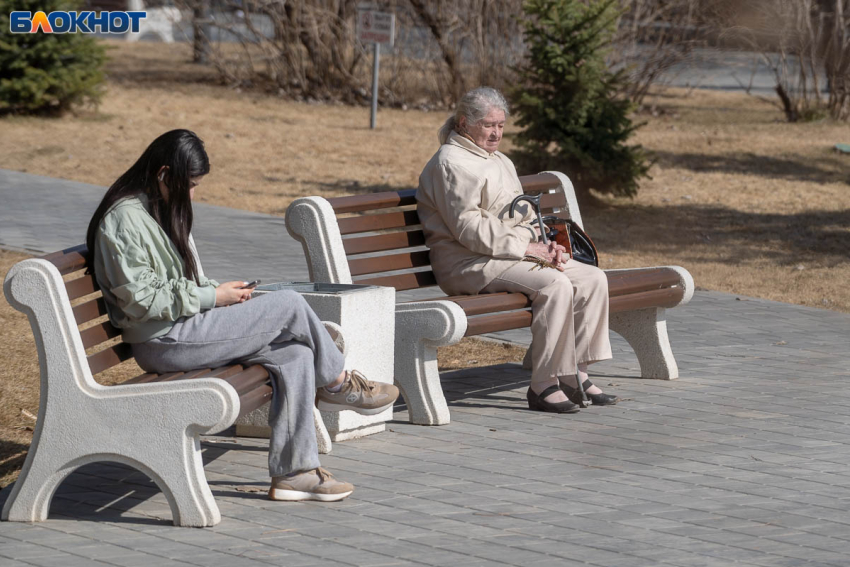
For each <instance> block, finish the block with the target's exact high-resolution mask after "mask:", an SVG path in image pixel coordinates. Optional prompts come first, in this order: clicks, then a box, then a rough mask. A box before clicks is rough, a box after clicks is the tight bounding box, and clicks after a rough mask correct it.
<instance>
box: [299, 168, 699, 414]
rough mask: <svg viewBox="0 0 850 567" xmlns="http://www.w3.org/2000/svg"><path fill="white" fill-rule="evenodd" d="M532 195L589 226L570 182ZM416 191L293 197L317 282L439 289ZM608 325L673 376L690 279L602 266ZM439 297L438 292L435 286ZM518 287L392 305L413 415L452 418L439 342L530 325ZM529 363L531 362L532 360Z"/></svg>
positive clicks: (556, 180)
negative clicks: (672, 337) (674, 338)
mask: <svg viewBox="0 0 850 567" xmlns="http://www.w3.org/2000/svg"><path fill="white" fill-rule="evenodd" d="M520 181H521V182H522V186H523V190H524V191H525V192H526V193H528V194H540V193H545V194H544V195H542V197H541V205H542V207H541V208H542V210H543V212H544V213H545V214H549V215H556V216H559V217H561V218H569V219H571V220H572V222H575V223H577V224H578V225H579V226H581V227H582V228H583V224H582V220H581V214H580V212H579V209H578V204H577V201H576V198H575V193H574V190H573V186H572V183H571V182H570V180H569V179H568V178H567V177H566V176H565V175H563V174H561V173H557V172H547V173H541V174H538V175H531V176H526V177H521V178H520ZM415 194H416V191H415V190H407V191H398V192H396V191H392V192H384V193H372V194H366V195H356V196H351V197H339V198H334V199H324V198H321V197H304V198H300V199H297V200H295V201H294V202H293V203H292V204H291V205H290V207H289V209H288V210H287V213H286V226H287V230H288V231H289V233H290V234H291V235H292V237H293V238H295V239H296V240H299V241H300V242H301V243H302V246H303V248H304V254H305V256H306V259H307V265H308V268H309V271H310V277H311V279H312V280H313V281H317V282H330V283H358V284H374V285H383V286H391V287H394V288H395V289H396V290H397V291H404V290H414V289H419V288H430V287H435V286H436V285H437V282H436V279H435V278H434V273H433V272H432V271H431V269H430V260H429V252H428V249H427V248H426V247H425V235H424V233H423V232H422V226H421V224H420V223H419V218H418V215H417V213H416V198H415ZM606 274H607V275H608V288H609V296H610V312H611V315H610V328H611V330H613V331H615V332H617V333H619V334H620V335H622V336H623V337H624V338H625V339H626V341H628V343H629V345H630V346H631V347H632V348H633V349H634V351H635V354H636V355H637V358H638V361H639V363H640V368H641V376H642V377H644V378H658V379H667V380H671V379H674V378H677V377H678V375H679V370H678V367H677V365H676V360H675V358H674V357H673V353H672V350H671V349H670V342H669V340H668V337H667V322H666V318H665V311H666V309H669V308H671V307H675V306H677V305H682V304H685V303H687V302H688V301H690V299H691V297H692V295H693V291H694V283H693V278H692V277H691V275H690V274H689V273H688V271H687V270H685V269H684V268H681V267H678V266H662V267H654V268H641V269H628V270H606ZM434 291H435V293H437V292H438V290H434ZM530 304H531V302H530V301H529V299H528V297H527V296H525V295H524V294H522V293H492V294H480V295H469V296H455V297H445V296H443V297H430V298H427V299H424V300H414V301H407V302H402V303H398V304H397V306H396V348H395V371H396V374H395V379H396V384H397V385H398V386H399V387H400V389H401V390H402V394H403V395H404V398H405V401H406V402H407V405H408V410H409V415H410V421H411V422H412V423H418V424H423V425H438V424H445V423H448V422H449V411H448V406H447V405H446V400H445V396H444V395H443V391H442V388H441V386H440V376H439V372H438V369H437V350H436V349H437V347H440V346H446V345H451V344H454V343H456V342H458V341H459V340H460V339H461V338H463V337H464V336H467V337H468V336H475V335H483V334H486V333H493V332H496V331H504V330H508V329H516V328H522V327H528V326H530V325H531V310H530ZM524 367H526V368H530V356H526V361H525V363H524Z"/></svg>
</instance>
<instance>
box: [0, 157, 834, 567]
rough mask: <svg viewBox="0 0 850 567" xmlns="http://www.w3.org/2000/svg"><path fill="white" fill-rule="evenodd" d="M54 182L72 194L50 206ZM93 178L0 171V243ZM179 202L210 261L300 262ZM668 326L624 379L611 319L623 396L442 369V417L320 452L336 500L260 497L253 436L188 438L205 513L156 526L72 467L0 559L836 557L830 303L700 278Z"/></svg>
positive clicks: (100, 480) (278, 273)
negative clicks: (584, 395)
mask: <svg viewBox="0 0 850 567" xmlns="http://www.w3.org/2000/svg"><path fill="white" fill-rule="evenodd" d="M57 192H61V193H62V195H63V197H67V196H68V195H74V196H75V197H76V198H78V199H79V203H78V206H77V207H75V208H63V210H62V214H61V218H59V217H60V215H59V214H56V213H57V211H55V209H51V202H52V200H53V198H54V195H55V194H56V193H57ZM101 192H102V189H98V188H93V187H91V186H86V185H83V184H79V183H70V182H65V181H57V180H48V179H45V178H38V177H34V176H29V175H24V174H17V173H11V172H5V171H0V203H2V206H0V246H5V247H12V248H19V249H20V248H28V249H31V250H38V251H47V250H55V249H59V248H62V247H64V246H67V245H68V244H70V243H77V242H79V241H81V239H82V237H81V235H82V233H83V231H84V228H85V223H86V221H87V219H88V216H89V214H90V213H91V210H93V206H94V204H95V202H96V201H97V198H98V196H99V194H100V193H101ZM198 209H199V210H198V214H197V217H198V227H197V234H196V237H197V239H198V245H199V248H201V254H202V257H203V258H204V259H205V262H204V264H205V267H206V269H207V271H209V272H210V273H211V275H213V276H214V277H225V276H236V275H237V274H242V273H244V274H245V276H244V277H257V276H259V277H263V278H269V279H268V281H273V280H274V279H284V280H297V279H303V278H304V277H305V276H306V270H305V268H304V262H303V260H301V257H300V249H299V247H298V246H297V245H295V243H293V242H292V241H291V240H289V239H288V237H287V235H286V233H285V229H284V227H283V225H282V221H281V219H279V218H276V217H267V216H264V215H256V214H250V213H243V212H240V211H231V210H227V209H221V208H217V207H207V206H203V205H199V206H198ZM247 228H250V231H248V230H246V229H247ZM245 234H251V235H253V238H250V239H249V238H246V237H245ZM226 258H227V259H232V260H226ZM263 258H274V259H275V264H274V266H280V269H279V270H278V269H275V268H274V267H273V266H270V265H269V264H268V263H264V262H262V261H261V260H262V259H263ZM237 262H238V263H237ZM240 277H242V276H241V275H240ZM668 324H669V327H670V330H671V336H672V343H673V350H674V352H675V353H676V357H677V359H678V361H679V366H680V370H681V375H682V376H681V378H680V379H679V380H676V381H671V382H662V381H653V380H640V379H637V376H638V375H639V372H638V368H637V362H636V360H635V358H634V356H633V355H632V354H631V352H630V351H629V349H628V347H627V346H626V345H625V343H624V342H623V341H622V340H620V339H619V337H617V336H613V345H614V350H615V358H614V360H613V361H609V362H605V363H602V364H599V365H597V366H596V367H594V370H596V374H597V376H598V378H597V379H596V380H597V382H600V383H602V384H603V385H604V386H605V387H606V388H608V389H609V390H611V391H615V392H617V393H618V394H620V395H621V396H623V397H624V398H626V399H625V400H624V401H623V403H621V404H620V405H618V406H615V407H610V408H590V409H587V410H582V411H581V412H580V413H579V414H576V415H572V416H557V415H551V414H541V413H535V412H530V411H528V410H527V409H525V402H524V393H525V389H526V387H527V380H528V376H527V373H525V372H523V371H522V370H521V369H520V368H518V366H517V365H503V366H499V367H490V368H482V369H469V370H463V371H458V372H452V373H446V374H445V375H444V381H443V384H444V387H445V389H446V392H447V396H448V398H449V400H450V402H449V403H450V407H451V411H452V423H451V424H450V425H447V426H443V427H420V426H414V425H410V424H408V423H407V419H406V418H407V414H406V412H405V411H404V410H403V409H402V410H401V411H397V412H396V421H394V422H391V423H390V424H388V425H389V431H387V432H384V433H381V434H379V435H374V436H371V437H368V438H365V439H360V440H356V441H348V442H344V443H336V444H335V445H334V448H333V453H332V454H331V455H327V456H324V457H323V459H322V461H323V464H324V465H325V466H326V467H328V468H329V469H331V470H332V471H334V472H336V473H338V474H339V476H340V477H342V478H345V479H346V480H350V481H351V482H353V483H354V484H355V485H356V486H357V490H356V491H355V493H354V494H353V495H352V497H351V498H349V499H347V500H346V501H343V502H340V503H336V504H318V503H295V504H283V503H274V502H270V501H268V500H266V499H265V498H264V492H265V490H266V489H267V486H268V484H267V483H268V479H267V477H266V474H267V471H266V452H265V451H266V443H264V442H262V441H257V440H249V439H235V438H228V437H213V438H208V439H207V440H206V441H204V443H203V447H204V458H205V461H206V463H207V466H206V471H207V477H208V479H209V481H210V484H211V486H212V488H213V492H214V493H215V496H216V500H217V502H218V504H219V506H220V507H221V511H222V514H223V516H224V519H223V521H222V522H221V524H219V525H218V526H216V527H215V528H208V529H201V530H197V529H181V528H175V527H173V526H171V524H170V513H169V509H168V505H167V503H166V501H165V499H164V498H163V496H162V494H161V493H160V492H159V491H158V490H157V489H156V487H155V486H154V485H153V484H152V483H151V482H150V481H149V480H148V479H147V478H146V477H145V476H143V475H141V474H140V473H137V472H134V471H133V470H131V469H127V468H125V467H122V466H117V465H111V464H96V465H89V466H86V467H84V468H82V469H79V470H78V471H77V472H76V473H74V474H73V475H72V476H71V477H70V478H69V479H68V480H67V481H66V482H65V483H63V485H62V486H61V487H60V489H59V492H58V493H57V495H56V497H55V498H54V502H53V506H52V508H51V516H50V519H49V520H48V521H46V522H43V523H41V524H37V525H28V524H17V523H8V522H4V523H0V566H6V565H39V566H45V567H47V566H61V567H75V566H89V565H119V566H127V567H131V566H136V565H139V566H145V567H156V566H160V565H163V566H165V565H167V566H178V565H179V566H189V565H198V566H209V567H215V566H219V565H220V566H227V567H231V566H233V567H238V566H262V565H286V566H299V567H313V566H325V565H328V566H330V565H345V566H348V565H364V566H375V567H377V566H401V565H435V566H441V567H442V566H454V565H472V566H474V565H482V566H483V565H522V566H544V565H546V566H548V565H553V566H572V565H594V566H610V567H615V566H623V567H640V566H655V565H673V566H682V567H685V566H728V565H759V566H765V567H779V566H784V567H787V566H794V565H806V566H816V565H832V566H846V565H848V564H850V514H848V507H850V390H848V388H847V381H848V379H850V354H848V348H847V347H848V337H850V316H848V315H843V314H840V313H833V312H829V311H823V310H819V309H812V308H806V307H799V306H794V305H787V304H782V303H775V302H770V301H764V300H758V299H752V298H746V297H737V296H734V295H729V294H722V293H715V292H698V293H697V294H696V296H695V298H694V300H693V301H692V302H691V304H690V305H688V306H686V307H685V308H680V309H674V310H672V311H670V312H669V321H668ZM518 340H523V339H522V337H518ZM7 494H8V490H4V491H3V492H0V503H2V501H3V500H4V499H5V497H6V495H7Z"/></svg>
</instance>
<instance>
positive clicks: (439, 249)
mask: <svg viewBox="0 0 850 567" xmlns="http://www.w3.org/2000/svg"><path fill="white" fill-rule="evenodd" d="M507 116H508V105H507V102H506V101H505V99H504V97H503V96H502V95H501V93H499V91H497V90H495V89H492V88H489V87H479V88H477V89H473V90H472V91H470V92H468V93H466V95H464V96H463V98H462V99H461V100H460V102H459V103H458V105H457V110H456V112H455V114H454V116H452V117H450V118H449V119H448V120H447V121H446V123H445V125H444V126H443V127H442V129H440V133H439V138H440V143H441V146H440V149H439V150H438V151H437V153H436V154H434V157H432V158H431V160H430V161H429V162H428V164H427V165H426V166H425V169H424V170H423V171H422V174H421V175H420V176H419V188H418V190H417V192H416V200H417V211H418V213H419V219H420V220H421V222H422V227H423V229H424V232H425V241H426V244H427V245H428V247H429V248H430V249H431V255H430V257H431V267H432V268H433V270H434V275H435V276H436V278H437V283H438V284H439V286H440V288H441V289H442V290H443V291H444V292H446V293H447V294H449V295H461V294H476V293H495V292H502V291H508V292H522V293H525V294H526V295H528V296H529V298H530V299H531V302H532V303H531V310H532V315H533V317H532V323H531V334H532V344H531V358H532V373H531V385H530V387H529V389H528V392H527V394H526V397H527V399H528V407H529V408H530V409H532V410H537V411H544V412H553V413H575V412H577V411H578V408H579V406H578V405H577V404H579V403H580V400H581V390H580V389H579V388H578V380H579V379H580V380H581V381H582V386H583V389H584V391H585V393H586V394H587V398H588V399H589V400H590V401H591V402H592V403H593V404H594V405H611V404H615V403H617V402H618V401H619V398H617V397H616V396H612V395H609V394H604V393H603V392H602V390H600V389H599V388H598V387H597V386H594V385H593V384H592V383H591V382H590V380H588V376H587V366H588V365H589V364H592V363H594V362H598V361H600V360H606V359H609V358H611V344H610V343H609V340H608V280H607V278H606V277H605V274H604V273H603V272H602V270H600V269H599V268H596V267H594V266H589V265H586V264H582V263H580V262H577V261H575V260H573V259H572V258H570V257H569V255H568V254H567V253H566V252H567V251H566V249H565V248H564V247H562V246H560V245H558V244H556V243H554V241H553V242H550V243H549V244H544V243H542V242H538V236H539V232H538V230H537V229H536V227H535V223H534V222H532V221H533V220H534V219H536V216H535V214H534V212H533V211H532V210H531V207H528V206H525V205H521V206H520V207H518V208H517V213H519V212H520V211H522V213H523V214H521V215H520V214H516V215H515V217H514V218H510V214H509V212H510V204H511V201H512V200H513V199H514V197H516V196H518V195H521V194H522V185H521V184H520V181H519V178H518V177H517V173H516V169H515V168H514V165H513V163H511V160H509V159H508V158H507V157H506V156H505V155H504V154H503V153H501V152H499V151H497V150H498V148H499V143H500V142H501V141H502V132H503V129H504V126H505V120H506V119H507ZM526 256H535V257H537V258H541V259H544V260H546V261H548V262H550V263H551V264H553V265H554V266H555V268H552V267H544V268H541V267H540V266H539V265H538V264H535V263H529V262H524V261H523V258H525V257H526Z"/></svg>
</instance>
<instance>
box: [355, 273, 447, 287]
mask: <svg viewBox="0 0 850 567" xmlns="http://www.w3.org/2000/svg"><path fill="white" fill-rule="evenodd" d="M354 283H356V284H363V285H382V286H386V287H394V288H396V290H398V291H404V290H407V289H418V288H420V287H431V286H434V285H437V279H436V278H435V277H434V272H432V271H427V272H413V273H410V274H398V275H395V276H381V277H377V278H364V279H362V280H355V281H354Z"/></svg>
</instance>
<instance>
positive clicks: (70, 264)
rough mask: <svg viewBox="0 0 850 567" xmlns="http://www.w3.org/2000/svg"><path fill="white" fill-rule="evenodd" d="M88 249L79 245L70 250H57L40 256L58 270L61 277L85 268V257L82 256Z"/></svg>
mask: <svg viewBox="0 0 850 567" xmlns="http://www.w3.org/2000/svg"><path fill="white" fill-rule="evenodd" d="M87 250H88V249H87V248H86V245H85V244H79V245H77V246H74V247H72V248H66V249H65V250H59V251H58V252H52V253H50V254H45V255H44V256H41V259H42V260H47V261H48V262H50V263H51V264H53V265H54V266H56V269H57V270H59V273H60V274H62V275H63V276H64V275H66V274H70V273H73V272H76V271H79V270H82V269H83V268H85V267H86V257H85V256H84V255H83V254H85V252H86V251H87Z"/></svg>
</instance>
